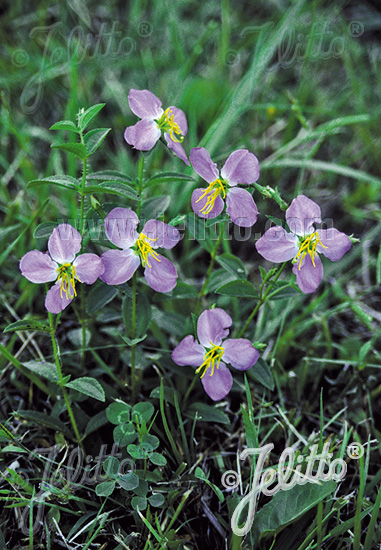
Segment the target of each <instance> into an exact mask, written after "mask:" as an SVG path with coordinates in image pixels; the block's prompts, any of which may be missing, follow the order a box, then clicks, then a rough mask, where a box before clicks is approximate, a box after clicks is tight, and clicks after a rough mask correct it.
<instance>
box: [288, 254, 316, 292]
mask: <svg viewBox="0 0 381 550" xmlns="http://www.w3.org/2000/svg"><path fill="white" fill-rule="evenodd" d="M314 262H315V266H316V267H314V266H313V263H312V260H311V258H310V256H309V255H308V254H307V256H305V257H304V259H303V261H302V264H301V267H300V269H299V262H298V263H297V264H295V265H294V267H293V268H292V271H293V273H295V275H296V283H297V285H298V287H299V288H300V290H301V291H302V292H303V293H304V294H311V292H315V290H316V289H317V287H318V286H319V284H320V281H321V280H322V278H323V265H322V263H321V260H320V258H319V256H316V257H315V258H314Z"/></svg>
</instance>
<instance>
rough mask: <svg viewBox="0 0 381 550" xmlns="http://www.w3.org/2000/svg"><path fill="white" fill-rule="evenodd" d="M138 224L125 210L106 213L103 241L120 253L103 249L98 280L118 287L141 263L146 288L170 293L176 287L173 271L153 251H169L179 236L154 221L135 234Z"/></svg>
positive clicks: (149, 221) (177, 232) (164, 260)
mask: <svg viewBox="0 0 381 550" xmlns="http://www.w3.org/2000/svg"><path fill="white" fill-rule="evenodd" d="M138 224H139V218H138V217H137V215H136V214H135V212H133V211H132V210H130V209H129V208H114V209H113V210H111V212H109V214H107V216H106V218H105V228H106V235H107V238H108V239H109V240H110V241H111V242H112V243H113V244H114V245H115V246H117V247H118V248H119V249H121V250H116V249H113V250H107V252H104V253H103V254H102V256H101V258H102V261H103V265H104V273H103V274H102V276H101V279H102V281H104V282H105V283H107V284H108V285H120V284H122V283H125V282H126V281H128V280H129V279H131V277H132V276H133V274H134V273H135V271H136V270H137V268H138V267H139V265H140V263H141V264H142V265H143V267H144V276H145V278H146V281H147V283H148V284H149V286H150V287H151V288H153V290H156V291H157V292H170V291H171V290H173V289H174V288H175V286H176V283H177V271H176V268H175V266H174V265H173V263H172V262H170V261H169V260H168V259H167V258H165V257H164V256H161V254H158V253H157V252H156V249H157V248H167V249H169V248H173V247H174V246H175V245H176V244H177V243H178V242H179V240H180V233H179V231H178V230H177V229H176V228H175V227H172V226H171V225H168V224H166V223H164V222H160V221H158V220H148V222H147V223H146V224H145V225H144V227H143V230H142V232H141V233H138V232H137V231H136V229H137V227H138Z"/></svg>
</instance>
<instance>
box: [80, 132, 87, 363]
mask: <svg viewBox="0 0 381 550" xmlns="http://www.w3.org/2000/svg"><path fill="white" fill-rule="evenodd" d="M80 138H81V143H82V144H83V145H84V144H85V142H84V139H83V133H82V131H81V132H80ZM82 166H83V168H82V181H81V190H80V195H81V205H80V214H79V215H80V220H79V227H80V234H81V239H82V243H83V236H84V234H85V228H86V226H85V187H86V174H87V157H86V158H85V159H83V162H82ZM80 297H81V300H80V302H81V314H80V316H79V322H80V324H81V329H82V349H81V371H82V372H84V369H85V354H86V351H85V349H86V321H85V288H84V286H83V284H81V292H80Z"/></svg>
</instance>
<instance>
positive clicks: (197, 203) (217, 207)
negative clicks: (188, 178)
mask: <svg viewBox="0 0 381 550" xmlns="http://www.w3.org/2000/svg"><path fill="white" fill-rule="evenodd" d="M205 191H206V189H201V188H198V189H195V190H194V191H193V193H192V198H191V204H192V208H193V212H195V213H196V214H197V216H200V218H205V219H206V220H211V219H212V218H216V217H217V216H219V215H220V214H221V212H222V211H223V209H224V204H225V203H224V201H223V200H222V198H221V196H220V195H218V197H217V198H216V200H215V203H214V205H213V208H212V210H211V211H210V212H208V213H207V214H204V213H203V212H201V210H202V209H203V207H204V206H205V204H206V202H207V200H208V196H207V195H206V196H205V197H203V198H202V199H201V200H198V199H199V198H200V197H201V195H202V194H203V193H204V192H205Z"/></svg>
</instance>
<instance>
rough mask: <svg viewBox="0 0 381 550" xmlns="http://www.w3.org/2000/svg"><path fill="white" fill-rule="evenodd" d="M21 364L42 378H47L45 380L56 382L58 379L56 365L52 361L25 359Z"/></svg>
mask: <svg viewBox="0 0 381 550" xmlns="http://www.w3.org/2000/svg"><path fill="white" fill-rule="evenodd" d="M23 366H24V367H26V368H27V369H28V370H31V371H32V372H35V373H36V374H38V375H40V376H42V377H43V378H47V380H50V381H51V382H58V380H59V377H58V373H57V367H56V366H55V365H54V364H53V363H46V362H44V361H27V362H26V363H23Z"/></svg>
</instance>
